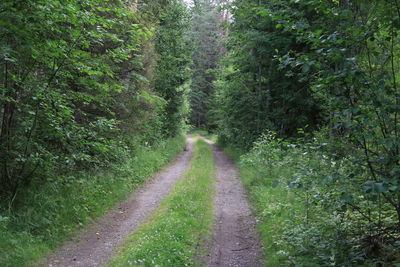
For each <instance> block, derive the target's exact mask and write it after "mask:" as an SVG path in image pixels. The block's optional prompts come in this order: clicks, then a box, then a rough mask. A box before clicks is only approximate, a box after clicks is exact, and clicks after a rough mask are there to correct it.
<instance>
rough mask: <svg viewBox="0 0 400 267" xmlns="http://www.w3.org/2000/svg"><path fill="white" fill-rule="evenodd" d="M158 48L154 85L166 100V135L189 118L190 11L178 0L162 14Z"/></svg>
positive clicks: (177, 130) (175, 132)
mask: <svg viewBox="0 0 400 267" xmlns="http://www.w3.org/2000/svg"><path fill="white" fill-rule="evenodd" d="M159 20H160V22H159V27H158V29H157V33H156V36H155V37H156V51H157V52H158V53H159V55H160V56H159V59H158V66H157V69H156V80H155V89H156V91H157V92H158V93H159V94H160V95H161V96H162V97H163V98H164V99H165V100H166V101H167V103H166V106H165V110H164V116H163V118H162V125H163V131H164V133H165V135H166V136H175V135H177V134H179V133H180V131H181V130H182V127H183V126H184V124H185V122H186V117H187V113H188V109H187V108H186V102H187V94H188V92H187V89H188V88H187V86H186V84H185V83H186V82H187V81H188V80H189V77H190V72H189V68H188V67H189V64H190V46H189V44H190V42H189V40H188V39H187V37H186V36H187V31H188V29H189V13H188V10H187V8H186V5H185V4H184V3H183V2H182V1H179V0H173V1H170V2H169V3H168V4H167V5H166V6H165V8H164V9H163V10H162V13H161V15H159Z"/></svg>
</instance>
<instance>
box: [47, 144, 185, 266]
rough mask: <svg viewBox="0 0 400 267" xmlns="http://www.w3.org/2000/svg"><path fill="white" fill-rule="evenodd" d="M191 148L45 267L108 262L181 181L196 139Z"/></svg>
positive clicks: (85, 230) (69, 244)
mask: <svg viewBox="0 0 400 267" xmlns="http://www.w3.org/2000/svg"><path fill="white" fill-rule="evenodd" d="M187 148H188V149H187V151H185V152H183V153H182V154H180V155H179V156H178V157H177V158H176V159H175V161H174V162H173V163H172V164H170V165H169V166H168V167H166V168H164V169H163V170H162V171H160V172H159V173H158V174H157V175H156V176H155V177H154V178H153V179H152V180H151V181H149V182H148V183H147V184H146V185H145V186H143V188H141V189H140V190H138V191H136V192H134V193H133V194H132V195H131V196H130V197H129V198H128V199H127V200H126V201H125V202H123V203H121V204H119V205H118V206H117V207H116V208H114V209H112V210H110V211H108V212H107V213H106V214H105V215H104V216H103V217H102V218H100V219H99V220H98V221H97V222H96V223H94V224H92V225H90V226H89V227H88V228H85V229H84V230H82V231H81V232H80V233H79V234H78V235H77V236H76V238H75V239H73V240H71V241H69V242H67V243H66V244H65V245H64V246H63V247H62V248H61V249H60V250H59V251H58V252H56V253H55V254H53V255H50V256H49V257H48V258H47V259H46V261H45V263H43V264H42V265H41V266H61V267H65V266H71V267H72V266H73V267H92V266H100V265H103V264H105V263H107V262H108V260H109V259H110V257H111V256H112V255H113V253H114V252H115V248H117V247H118V245H120V244H121V243H122V242H123V241H124V239H125V238H126V236H127V235H128V234H129V233H131V232H132V231H134V230H135V229H136V228H137V227H138V226H139V225H140V224H142V223H143V222H145V220H146V218H148V217H149V215H150V214H151V213H152V212H154V211H155V209H156V208H157V207H158V206H159V204H160V202H161V200H162V199H163V198H164V197H165V196H167V195H168V194H169V193H170V191H171V189H172V188H173V186H174V184H175V182H176V181H177V179H178V178H179V177H182V176H183V174H184V173H185V171H186V168H187V167H188V166H189V163H190V159H191V157H192V154H193V139H192V138H189V139H188V145H187Z"/></svg>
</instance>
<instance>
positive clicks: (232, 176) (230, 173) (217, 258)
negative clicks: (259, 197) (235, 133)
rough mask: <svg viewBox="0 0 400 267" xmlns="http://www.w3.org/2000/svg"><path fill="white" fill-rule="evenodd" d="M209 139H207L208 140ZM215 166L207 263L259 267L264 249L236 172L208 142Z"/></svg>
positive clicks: (226, 156)
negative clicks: (215, 179)
mask: <svg viewBox="0 0 400 267" xmlns="http://www.w3.org/2000/svg"><path fill="white" fill-rule="evenodd" d="M207 141H208V140H207ZM208 143H209V144H210V145H211V147H212V150H213V152H214V158H215V164H216V169H217V186H216V195H215V202H214V214H215V222H214V233H213V238H212V246H211V252H210V254H209V256H208V259H206V264H207V266H210V267H216V266H219V267H221V266H241V267H246V266H248V267H258V266H264V264H263V258H264V255H263V248H262V245H261V241H260V235H259V233H258V232H257V230H256V219H255V217H254V215H253V213H252V210H251V207H250V204H249V201H248V198H247V195H246V191H245V189H244V186H243V184H242V182H241V179H240V176H239V171H238V169H237V168H236V166H235V164H234V163H233V162H232V160H231V159H230V158H229V156H228V155H227V154H226V153H225V152H224V151H222V150H221V149H219V148H218V147H217V146H216V145H215V144H213V143H212V142H211V141H208Z"/></svg>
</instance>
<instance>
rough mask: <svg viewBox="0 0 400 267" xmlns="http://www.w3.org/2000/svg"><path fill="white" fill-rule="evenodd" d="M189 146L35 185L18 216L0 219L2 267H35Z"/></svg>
mask: <svg viewBox="0 0 400 267" xmlns="http://www.w3.org/2000/svg"><path fill="white" fill-rule="evenodd" d="M185 142H186V139H185V138H184V137H183V136H181V137H177V138H174V139H170V140H168V141H165V142H162V143H160V144H158V145H157V146H154V147H140V148H138V149H137V151H136V152H135V154H134V155H132V156H131V157H130V158H128V159H127V160H126V161H124V162H121V163H118V164H113V165H111V166H110V167H109V168H107V169H100V170H90V171H82V172H80V173H76V174H75V176H73V177H57V178H55V181H54V182H52V183H51V184H47V185H41V184H35V185H33V186H32V187H31V188H30V189H29V190H27V191H26V192H25V194H24V196H21V197H20V198H19V200H18V205H20V208H19V209H18V212H13V211H9V212H3V213H2V214H1V217H0V219H1V221H0V231H1V235H0V247H1V250H0V265H1V266H25V265H27V266H30V265H33V264H34V263H33V261H34V260H35V259H38V258H40V257H41V256H43V255H44V254H45V253H46V252H49V251H50V250H51V249H53V248H55V246H57V245H59V244H60V243H61V242H62V241H65V240H67V239H68V238H69V237H71V236H72V235H73V234H74V233H76V231H77V230H78V229H79V228H81V227H83V226H84V225H86V224H87V223H89V222H90V221H91V220H92V219H93V218H95V217H97V216H100V215H102V214H103V213H104V212H105V211H106V210H108V209H110V208H111V207H113V205H114V204H116V203H118V202H119V201H122V200H124V199H125V198H126V197H127V196H128V194H129V193H130V192H131V191H132V190H134V189H136V188H138V187H139V186H140V185H142V184H143V183H144V182H146V180H147V179H148V178H150V177H151V176H152V175H153V174H155V173H156V172H157V171H158V170H159V169H160V168H161V167H162V166H164V165H165V164H167V163H168V162H169V161H170V160H171V159H173V158H174V157H175V156H176V155H177V154H178V153H179V152H181V151H182V150H183V148H184V146H185ZM21 229H24V231H21Z"/></svg>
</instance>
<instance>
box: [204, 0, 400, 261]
mask: <svg viewBox="0 0 400 267" xmlns="http://www.w3.org/2000/svg"><path fill="white" fill-rule="evenodd" d="M228 6H230V7H231V8H230V12H231V16H232V20H231V23H229V26H228V27H229V30H228V32H229V34H228V36H227V42H226V44H227V45H226V54H225V56H223V57H222V60H221V61H220V65H219V67H220V71H219V72H218V75H217V77H216V80H215V82H214V83H213V85H214V94H213V96H214V98H213V99H210V101H211V103H213V101H214V104H213V105H211V107H213V108H212V109H213V110H212V111H211V112H209V114H213V118H214V120H213V124H214V125H217V126H218V127H217V129H214V128H213V127H211V126H208V130H210V131H213V132H214V133H216V134H217V135H218V140H219V143H220V144H221V145H222V146H225V147H226V146H227V147H231V148H234V149H235V150H237V151H239V154H243V156H242V157H241V159H240V162H241V163H240V164H241V168H242V173H243V178H244V181H245V183H246V185H247V188H248V191H249V194H250V195H251V198H252V200H253V203H254V206H255V207H256V210H257V214H258V216H259V217H260V229H261V231H262V232H263V238H264V241H265V244H264V245H265V248H266V250H267V251H266V257H267V262H268V263H269V264H270V266H288V265H294V266H310V265H312V264H313V265H314V266H365V265H366V266H368V265H371V266H393V265H395V266H396V264H397V265H398V263H399V262H400V255H399V251H400V85H399V79H398V78H399V72H400V65H399V58H400V37H399V36H400V23H399V22H400V2H399V1H397V0H387V1H381V0H372V1H353V0H338V1H336V0H332V1H320V0H308V1H294V0H234V1H232V5H228ZM228 8H229V7H228ZM215 120H216V121H215ZM204 126H205V129H207V124H205V125H204Z"/></svg>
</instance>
